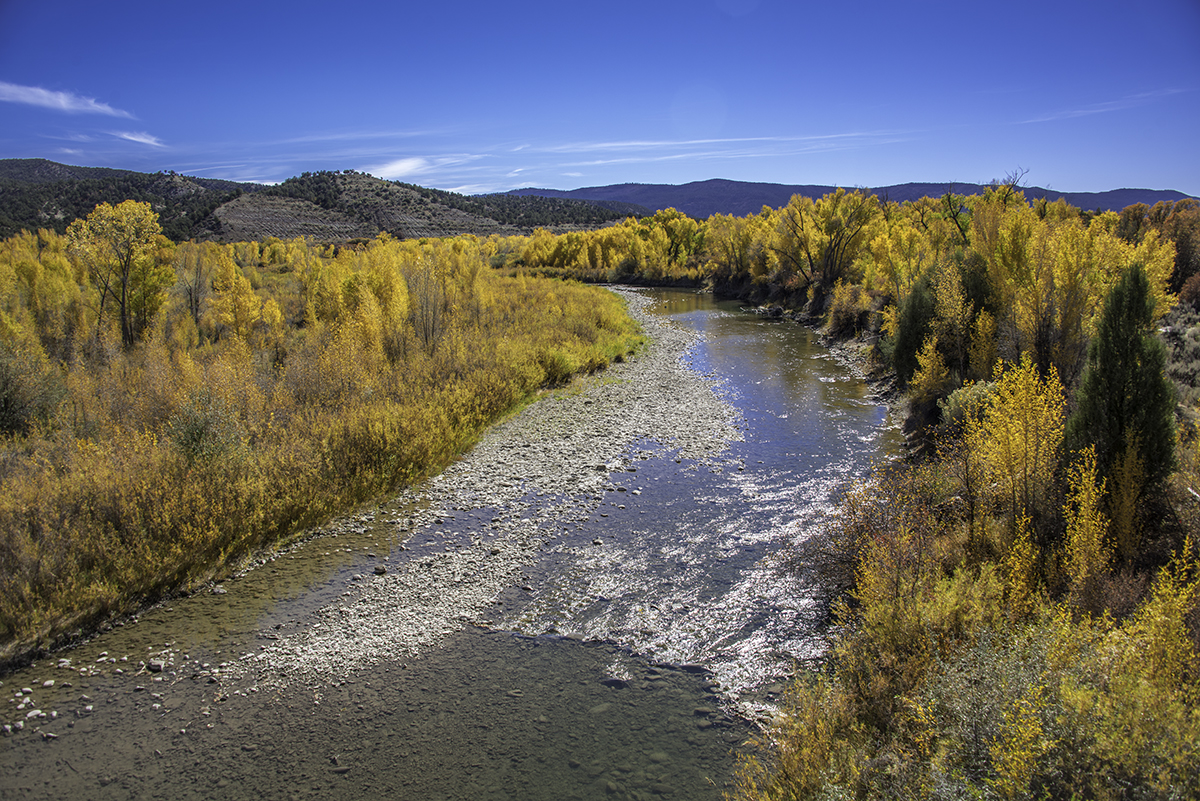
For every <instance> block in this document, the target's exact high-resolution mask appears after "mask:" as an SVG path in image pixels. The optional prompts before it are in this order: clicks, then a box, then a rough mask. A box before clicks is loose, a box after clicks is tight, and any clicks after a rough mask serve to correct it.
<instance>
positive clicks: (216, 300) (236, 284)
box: [209, 248, 262, 340]
mask: <svg viewBox="0 0 1200 801" xmlns="http://www.w3.org/2000/svg"><path fill="white" fill-rule="evenodd" d="M212 288H213V297H212V298H211V300H210V301H209V314H210V316H211V319H212V321H213V323H215V325H216V327H217V328H218V329H226V330H229V331H231V332H233V335H234V336H236V337H238V338H240V339H243V340H245V339H246V338H247V337H248V336H250V330H251V329H252V328H253V327H254V324H255V323H257V322H258V321H259V319H260V318H261V317H262V301H260V300H259V298H258V295H256V294H255V293H254V289H253V287H251V286H250V281H249V279H247V278H246V276H244V275H242V271H241V270H239V269H238V268H237V265H236V264H234V263H233V257H232V255H231V254H230V252H229V249H228V248H222V249H221V251H220V254H219V255H218V257H217V262H216V266H215V267H214V269H213V277H212Z"/></svg>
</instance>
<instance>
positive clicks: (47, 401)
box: [0, 338, 66, 436]
mask: <svg viewBox="0 0 1200 801" xmlns="http://www.w3.org/2000/svg"><path fill="white" fill-rule="evenodd" d="M65 397H66V388H65V387H64V386H63V383H62V379H61V377H60V376H59V374H58V371H57V370H56V369H55V368H54V366H53V365H52V364H50V361H49V360H48V359H47V358H46V354H45V353H44V352H42V349H41V347H39V346H38V344H37V342H30V341H28V340H25V341H17V342H5V341H3V338H0V436H8V435H12V434H28V433H30V432H31V431H33V430H34V429H35V428H36V427H38V426H45V425H48V424H49V423H50V421H51V419H52V418H53V417H54V415H55V413H56V412H57V410H58V406H59V404H60V403H61V402H62V401H63V399H64V398H65Z"/></svg>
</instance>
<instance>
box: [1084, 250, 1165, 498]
mask: <svg viewBox="0 0 1200 801" xmlns="http://www.w3.org/2000/svg"><path fill="white" fill-rule="evenodd" d="M1154 320H1155V301H1154V297H1153V295H1152V293H1151V290H1150V285H1149V281H1148V280H1147V277H1146V274H1145V271H1144V270H1143V269H1142V267H1141V265H1139V264H1134V265H1132V266H1131V267H1129V269H1127V270H1126V271H1125V273H1124V274H1123V275H1122V277H1121V280H1120V281H1119V282H1118V283H1117V284H1116V285H1115V286H1114V287H1113V289H1112V291H1111V292H1110V293H1109V294H1108V297H1107V298H1106V299H1105V302H1104V312H1103V314H1102V315H1101V318H1100V323H1099V326H1098V328H1097V331H1096V337H1095V339H1094V340H1093V341H1092V344H1091V347H1090V349H1089V351H1088V362H1087V368H1086V370H1085V372H1084V376H1083V381H1082V383H1081V385H1080V388H1079V391H1078V393H1077V396H1076V404H1077V407H1076V410H1075V413H1074V414H1072V416H1071V419H1070V421H1069V422H1068V425H1067V442H1068V443H1069V447H1071V448H1072V449H1075V450H1078V449H1082V448H1084V447H1087V446H1088V445H1093V446H1094V447H1095V449H1096V463H1097V466H1098V468H1099V471H1100V475H1101V476H1104V477H1109V478H1111V477H1112V476H1113V475H1114V471H1115V470H1116V469H1117V466H1118V463H1119V462H1120V461H1121V460H1122V459H1123V458H1124V457H1125V453H1126V450H1127V448H1129V447H1133V449H1134V451H1133V452H1134V453H1135V454H1136V456H1137V458H1138V459H1139V460H1140V463H1141V465H1142V467H1143V468H1144V470H1145V478H1146V481H1147V484H1148V486H1147V488H1148V489H1151V490H1154V489H1156V488H1159V487H1161V486H1162V484H1163V482H1164V481H1165V480H1166V477H1167V476H1168V475H1169V474H1170V472H1171V470H1172V469H1174V466H1175V416H1174V415H1175V394H1174V391H1173V388H1172V386H1171V384H1170V381H1169V380H1168V379H1167V378H1166V376H1165V375H1164V368H1165V366H1166V352H1165V348H1164V346H1163V344H1162V342H1161V341H1159V340H1158V339H1157V338H1156V337H1155V335H1154V329H1153V324H1154Z"/></svg>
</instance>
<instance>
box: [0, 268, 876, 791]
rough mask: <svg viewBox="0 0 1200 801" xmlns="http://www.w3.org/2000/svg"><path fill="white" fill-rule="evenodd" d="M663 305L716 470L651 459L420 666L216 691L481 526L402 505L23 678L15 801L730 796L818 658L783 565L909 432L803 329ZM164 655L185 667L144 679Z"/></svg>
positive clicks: (643, 449) (614, 479) (6, 752)
mask: <svg viewBox="0 0 1200 801" xmlns="http://www.w3.org/2000/svg"><path fill="white" fill-rule="evenodd" d="M647 294H651V295H652V296H653V297H655V298H656V299H657V301H658V307H657V308H658V313H661V314H665V315H668V316H670V317H671V318H672V319H674V320H675V321H676V322H677V323H678V324H680V325H684V326H688V327H691V328H693V329H695V330H697V331H699V332H700V333H701V334H702V338H701V340H700V342H699V343H698V345H697V346H696V347H695V348H694V349H693V350H692V351H691V352H690V353H689V354H688V356H687V358H688V359H689V362H690V365H691V366H692V368H693V369H694V370H696V371H698V372H699V373H701V374H703V375H705V376H707V377H708V378H709V379H710V380H711V381H712V383H713V386H714V388H715V390H716V391H717V392H718V393H720V394H721V395H722V396H723V397H724V398H725V399H726V400H727V401H728V402H729V404H731V406H732V408H733V409H734V410H736V414H737V425H738V427H739V429H740V430H741V433H742V435H743V440H742V441H740V442H733V443H731V445H730V447H729V448H728V450H726V451H725V452H723V453H720V454H717V455H716V456H714V457H713V458H712V459H710V460H708V461H706V462H696V461H693V460H690V459H686V458H681V457H680V456H679V455H678V454H676V453H675V452H673V451H672V450H671V449H670V448H669V447H663V446H662V445H661V444H657V443H650V442H641V443H634V444H633V446H632V450H631V452H630V454H629V457H630V458H629V460H628V461H627V464H628V465H629V468H628V469H626V470H625V471H624V472H623V473H620V474H614V475H612V476H610V481H609V487H608V489H606V490H605V491H604V492H603V493H601V495H602V497H601V502H600V505H599V506H598V507H597V508H596V510H595V512H594V513H593V514H591V515H590V516H588V517H587V519H577V518H572V519H570V520H565V521H563V522H562V524H561V525H552V527H553V528H554V531H555V533H554V534H553V536H552V537H551V538H550V539H548V540H547V545H546V547H545V548H544V552H543V556H542V558H541V560H540V561H539V562H538V563H536V564H535V565H534V566H532V567H531V568H530V569H529V570H528V571H527V575H526V577H525V581H526V582H527V583H525V584H523V585H521V586H519V587H513V588H511V589H510V590H509V591H506V592H505V593H503V594H502V595H501V597H500V598H498V599H497V603H496V606H495V611H494V613H493V615H492V619H491V621H490V627H489V628H468V629H467V630H465V631H463V632H461V633H459V634H456V635H454V636H452V637H451V638H449V639H448V640H447V641H446V642H445V643H444V644H443V645H442V646H441V647H440V648H438V649H437V650H435V651H432V652H429V653H426V654H424V655H422V656H421V657H419V658H415V659H412V660H410V661H404V662H401V661H396V660H392V661H385V662H383V663H382V664H376V665H372V666H370V667H368V668H364V669H363V670H362V671H359V672H358V673H356V674H354V675H352V676H350V677H348V678H346V679H345V680H340V681H333V682H330V683H329V685H328V686H324V687H320V688H317V689H313V688H312V687H306V688H304V689H303V690H301V689H297V688H292V689H290V690H271V691H266V690H264V691H262V692H255V691H249V692H246V691H244V690H243V691H242V692H243V693H244V694H241V693H235V694H229V695H227V694H225V693H226V691H225V690H224V685H222V684H221V682H220V677H221V672H222V670H228V665H229V664H230V663H231V662H233V661H235V660H236V659H237V658H238V657H240V656H242V655H244V654H246V653H248V652H251V651H255V650H256V649H259V648H261V647H262V646H263V645H265V644H269V642H270V641H271V640H272V639H273V638H275V637H279V636H285V635H286V634H287V633H288V631H290V630H292V629H294V628H296V627H301V626H303V625H304V624H305V620H306V617H307V616H308V615H309V614H310V613H311V612H312V611H313V610H315V609H317V608H319V607H322V606H326V605H328V604H330V603H335V602H337V601H338V599H339V598H341V597H342V596H343V595H347V594H349V593H350V587H351V586H352V585H353V582H354V581H355V577H356V576H359V575H360V574H362V573H363V572H364V571H366V570H367V569H368V567H367V566H368V565H369V564H371V563H372V562H373V560H374V557H373V556H368V554H371V555H374V554H380V555H382V554H385V553H386V554H390V555H391V558H393V559H397V560H399V559H406V558H410V559H411V558H415V557H418V556H420V555H421V554H422V553H429V552H433V551H436V550H438V549H441V548H447V547H455V543H456V541H463V540H467V539H469V538H470V537H472V536H473V535H476V534H477V532H478V531H479V530H481V529H482V528H483V527H484V526H485V524H486V521H487V519H488V510H486V509H476V510H470V509H463V510H459V511H458V512H456V513H455V514H454V515H453V516H446V518H445V519H442V520H441V522H440V524H437V525H436V526H433V527H431V528H430V529H429V530H427V531H418V532H415V533H414V534H412V535H411V536H409V535H408V534H403V535H401V534H399V533H397V530H396V528H395V527H394V526H388V525H384V524H383V522H384V521H385V520H393V519H395V517H397V516H400V515H403V514H405V513H406V512H408V511H411V510H406V509H403V508H387V507H384V508H383V509H381V510H380V512H379V513H377V514H370V515H365V516H363V517H361V518H360V519H359V520H358V521H351V523H350V524H349V525H345V526H342V527H341V529H340V532H339V534H338V535H337V536H336V537H333V536H327V537H322V538H319V539H317V540H313V541H312V542H309V543H307V544H306V545H304V546H302V547H300V548H297V549H296V550H294V551H293V552H292V553H290V554H289V555H288V556H286V557H284V558H282V559H279V560H277V561H275V562H272V563H270V564H269V565H267V566H264V567H262V568H259V569H258V570H255V571H252V572H251V573H249V574H247V575H246V576H244V577H243V578H241V579H239V580H238V581H237V582H233V583H231V584H230V586H229V592H227V593H225V594H219V595H204V596H196V597H194V598H187V599H179V600H177V601H175V602H174V603H172V604H170V605H168V606H164V607H161V608H159V609H155V610H151V611H149V612H147V613H145V614H143V615H142V616H141V618H140V620H139V622H138V623H137V624H136V625H127V626H124V627H121V628H118V629H115V630H114V631H112V632H109V633H107V634H105V635H103V636H101V637H98V638H96V639H95V640H94V641H92V642H91V643H89V644H87V645H85V646H83V647H80V648H78V649H75V650H73V651H70V652H66V653H63V654H56V655H55V656H54V657H52V658H48V659H45V660H42V661H41V662H39V663H38V664H36V665H35V666H34V667H32V668H30V669H28V670H23V671H20V672H18V673H14V674H12V675H9V676H6V677H4V683H3V686H0V699H3V706H2V707H0V722H6V723H9V724H11V723H13V722H14V721H17V720H25V717H26V716H27V715H28V714H29V713H30V712H32V711H33V710H42V711H43V712H44V713H46V717H38V716H34V717H32V718H29V720H28V722H27V723H26V726H25V728H24V730H22V731H18V732H15V733H14V734H13V735H12V736H9V737H6V738H4V739H3V740H0V796H3V797H10V796H11V797H39V798H40V797H68V796H78V797H87V798H127V797H138V796H145V797H155V796H163V797H171V798H208V797H265V798H289V797H321V798H324V797H392V798H413V799H427V798H446V799H451V798H470V799H493V798H494V799H509V798H512V799H518V798H520V799H535V798H545V799H565V798H633V799H650V798H664V797H666V798H671V797H674V798H714V799H715V798H720V797H721V791H722V790H723V789H724V787H725V785H726V783H727V781H728V779H729V776H730V773H731V771H732V769H733V762H734V757H733V754H734V752H735V750H736V749H737V748H738V746H739V745H740V744H741V743H742V742H743V741H744V740H745V739H746V738H747V737H748V736H749V734H750V733H751V727H750V725H749V724H748V723H746V722H745V721H744V720H743V719H742V717H741V715H743V714H745V713H747V712H754V711H756V710H763V709H767V708H769V705H770V701H771V699H772V698H773V696H774V694H775V693H776V692H778V691H779V689H780V682H781V681H782V680H783V679H784V678H785V677H786V676H787V675H788V673H789V671H790V669H791V667H792V666H793V665H794V664H795V663H796V662H797V661H799V660H803V659H806V658H808V657H810V656H813V655H815V654H816V653H818V652H819V649H820V640H819V638H818V636H817V632H816V631H815V628H814V616H815V615H814V612H815V610H814V609H813V608H812V604H811V603H810V601H809V599H808V593H807V590H806V588H805V587H804V584H803V582H802V581H800V580H799V579H797V578H795V577H792V576H789V575H787V574H785V573H783V572H782V571H781V570H780V562H781V560H782V558H783V555H784V553H785V550H786V548H787V547H788V546H789V545H790V544H792V543H794V542H795V541H796V540H798V539H801V538H804V537H806V536H808V535H809V534H810V533H811V532H812V531H814V530H815V529H816V528H817V527H818V526H820V524H821V522H822V519H823V517H824V515H826V514H827V513H828V511H829V506H830V502H831V499H832V497H833V495H834V493H835V492H836V490H837V489H838V488H839V487H840V486H841V485H843V484H844V483H845V482H847V481H849V480H852V479H853V478H855V477H857V476H860V475H862V474H864V473H865V471H866V470H867V467H868V465H869V463H870V461H871V460H872V459H873V458H875V457H876V456H877V455H878V454H880V453H881V452H885V451H886V450H887V449H888V448H890V447H892V445H893V444H894V442H895V441H896V436H895V434H894V432H892V431H891V429H890V428H889V427H888V426H887V425H886V420H885V410H884V409H883V408H882V407H881V406H880V405H878V404H877V403H875V402H873V401H872V400H871V399H870V398H869V396H868V393H867V390H866V387H865V386H864V385H863V383H862V382H861V381H859V380H858V379H856V378H855V377H854V376H853V375H852V374H851V373H850V372H849V371H848V370H847V369H846V368H845V367H844V366H843V365H841V364H839V363H838V362H837V361H836V360H834V359H833V358H832V357H831V356H830V354H829V353H828V351H826V350H825V349H823V348H822V347H820V345H819V344H817V342H816V338H815V336H814V335H813V334H812V333H811V332H809V331H808V330H807V329H805V328H803V327H801V326H798V325H795V324H793V323H790V322H784V321H778V320H770V319H766V318H762V317H757V316H754V315H750V314H746V313H743V312H741V311H740V310H739V309H738V307H737V305H736V304H733V303H715V302H714V301H713V300H712V299H711V298H710V297H709V296H706V295H696V294H692V293H684V292H668V291H657V292H649V293H647ZM529 501H530V504H531V506H534V507H536V506H537V504H538V499H537V498H530V499H529ZM402 544H403V547H404V548H405V550H401V545H402ZM155 657H158V658H162V659H164V660H167V661H170V662H171V663H172V665H174V663H178V664H179V667H180V669H179V670H177V671H174V672H172V671H166V672H163V673H158V672H151V671H149V670H147V669H146V668H145V667H143V665H144V664H145V663H148V662H149V661H150V660H152V659H154V658H155ZM60 658H68V659H70V660H71V666H70V667H66V666H63V667H59V666H58V662H59V659H60ZM85 665H86V666H90V667H89V669H88V670H85V671H82V672H81V671H80V670H79V668H80V666H85ZM223 665H224V667H223ZM93 673H94V674H95V675H92V674H93ZM48 681H52V682H53V684H52V685H50V686H45V685H46V682H48ZM25 689H29V690H31V693H28V694H27V693H24V692H23V691H24V690H25ZM18 707H19V708H18ZM55 713H56V714H55ZM51 715H53V716H51ZM35 730H36V731H35ZM42 733H45V734H50V735H53V737H50V738H43V737H42V736H41V735H42Z"/></svg>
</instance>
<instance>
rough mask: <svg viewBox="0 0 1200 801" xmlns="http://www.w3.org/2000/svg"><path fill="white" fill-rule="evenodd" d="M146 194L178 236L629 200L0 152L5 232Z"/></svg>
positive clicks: (447, 226)
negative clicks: (226, 177)
mask: <svg viewBox="0 0 1200 801" xmlns="http://www.w3.org/2000/svg"><path fill="white" fill-rule="evenodd" d="M125 200H135V201H138V202H142V203H148V204H150V206H151V207H152V208H153V209H154V211H155V213H157V214H158V216H159V220H160V225H161V227H162V230H163V234H164V235H165V236H166V237H167V238H168V239H170V240H171V241H173V242H183V241H187V240H189V239H195V240H198V241H219V242H226V243H229V242H235V241H244V240H257V239H265V238H267V237H270V236H275V237H278V238H281V239H291V238H294V237H297V236H307V237H311V238H312V239H314V240H316V241H318V242H324V243H342V242H348V241H351V240H354V239H372V238H374V237H375V236H376V235H377V234H379V233H388V234H390V235H392V236H395V237H398V238H405V239H407V238H420V237H427V236H458V235H460V234H477V235H481V236H487V235H490V234H498V233H504V234H513V233H532V232H533V230H534V229H535V228H537V227H545V228H548V229H550V230H554V231H560V232H561V231H567V230H575V229H580V228H595V227H598V226H601V225H605V224H607V223H610V222H612V221H614V220H619V219H621V218H622V217H623V216H624V215H625V214H626V213H627V212H628V210H627V209H624V208H622V209H621V210H618V211H614V210H612V209H608V208H604V207H603V205H601V204H595V203H589V202H586V201H580V200H562V199H557V198H542V197H528V198H525V197H515V196H509V195H486V196H480V197H470V196H467V195H460V194H456V193H454V192H445V191H442V190H437V189H427V188H424V187H420V186H415V185H412V184H403V183H397V182H394V181H384V180H381V179H378V178H373V177H371V176H369V175H365V174H363V173H357V172H354V171H353V170H346V171H341V172H318V173H305V174H304V175H301V176H299V177H296V178H290V179H288V180H287V181H284V182H283V183H282V184H279V185H277V186H270V187H267V186H263V185H262V184H251V183H235V182H232V181H220V180H215V179H209V178H195V177H189V176H183V175H177V174H175V173H154V174H147V173H138V172H130V171H128V170H111V169H106V168H101V167H71V166H68V165H65V164H58V163H55V162H52V161H46V160H45V159H4V160H0V236H12V235H13V234H16V233H18V232H20V231H22V230H28V231H36V230H38V229H39V228H46V229H49V230H53V231H56V232H58V233H64V232H65V231H66V228H67V226H68V225H69V224H70V223H71V221H72V220H74V219H76V218H78V217H83V216H86V215H87V214H88V213H90V212H91V210H92V209H93V208H95V207H96V206H97V205H98V204H100V203H108V204H110V205H116V204H118V203H121V202H122V201H125Z"/></svg>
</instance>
